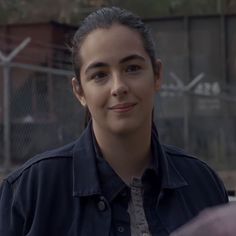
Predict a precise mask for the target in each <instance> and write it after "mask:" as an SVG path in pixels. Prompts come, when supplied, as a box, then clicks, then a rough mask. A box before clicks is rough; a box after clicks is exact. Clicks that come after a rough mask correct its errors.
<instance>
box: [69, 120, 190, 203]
mask: <svg viewBox="0 0 236 236" xmlns="http://www.w3.org/2000/svg"><path fill="white" fill-rule="evenodd" d="M94 141H95V142H94ZM152 155H153V161H152V163H151V166H150V167H149V168H148V169H151V170H154V171H155V173H156V174H157V175H158V176H159V177H160V179H161V189H175V188H180V187H183V186H186V185H188V184H187V182H186V180H185V179H184V178H183V176H182V175H181V174H180V173H179V172H178V170H177V169H176V167H175V166H174V163H173V162H172V161H171V158H169V157H168V154H167V153H165V151H164V150H163V148H162V146H161V144H160V143H159V140H158V134H157V130H156V127H155V125H154V124H153V127H152ZM96 156H97V157H96ZM145 172H147V171H145ZM111 179H112V181H110V180H111ZM101 185H102V187H101ZM125 187H127V185H126V184H125V183H124V182H123V181H122V180H121V178H120V177H119V176H118V175H117V174H116V173H115V172H114V170H113V169H112V168H111V167H110V165H109V164H108V163H107V162H106V161H105V160H104V159H103V158H102V157H101V152H100V150H99V147H98V145H97V143H96V140H95V138H94V137H93V132H92V124H91V122H90V123H89V125H88V127H87V128H86V129H85V131H84V132H83V133H82V135H81V137H80V138H79V140H78V142H77V143H76V145H75V147H74V152H73V195H74V196H91V195H96V194H102V193H103V194H105V195H106V197H107V199H108V200H109V201H111V200H112V199H113V198H114V197H115V196H116V195H117V194H118V193H119V192H121V191H122V190H123V189H125Z"/></svg>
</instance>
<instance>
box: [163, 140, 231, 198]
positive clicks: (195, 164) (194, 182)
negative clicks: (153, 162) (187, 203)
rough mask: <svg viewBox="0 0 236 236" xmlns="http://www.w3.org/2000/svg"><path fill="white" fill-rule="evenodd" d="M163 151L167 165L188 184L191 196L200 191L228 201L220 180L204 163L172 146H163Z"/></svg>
mask: <svg viewBox="0 0 236 236" xmlns="http://www.w3.org/2000/svg"><path fill="white" fill-rule="evenodd" d="M163 150H164V152H165V154H166V157H167V159H168V163H169V164H170V165H172V166H173V167H174V168H175V169H176V170H177V171H178V172H179V173H180V174H181V175H182V176H183V177H184V179H185V180H186V181H187V182H188V185H189V187H190V188H191V194H194V191H196V193H197V192H198V191H202V193H205V194H206V195H209V196H210V195H213V194H215V195H218V196H221V197H222V199H223V201H228V200H227V199H228V197H227V193H226V190H225V187H224V184H223V182H222V180H221V179H220V178H219V176H218V174H217V173H216V172H215V171H214V170H213V169H212V168H211V167H210V166H209V165H208V164H207V163H206V162H204V161H202V160H200V159H198V158H197V157H195V156H193V155H189V154H187V153H186V152H185V151H184V150H182V149H180V148H177V147H174V146H170V145H163Z"/></svg>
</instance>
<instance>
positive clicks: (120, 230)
mask: <svg viewBox="0 0 236 236" xmlns="http://www.w3.org/2000/svg"><path fill="white" fill-rule="evenodd" d="M117 231H118V232H119V233H123V232H124V231H125V229H124V227H122V226H118V227H117Z"/></svg>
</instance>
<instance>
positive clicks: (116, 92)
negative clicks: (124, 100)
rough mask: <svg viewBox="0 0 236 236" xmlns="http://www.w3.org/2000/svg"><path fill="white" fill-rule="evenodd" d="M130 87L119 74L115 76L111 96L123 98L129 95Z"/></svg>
mask: <svg viewBox="0 0 236 236" xmlns="http://www.w3.org/2000/svg"><path fill="white" fill-rule="evenodd" d="M128 90H129V88H128V85H127V84H126V82H125V81H124V78H122V77H121V76H120V75H119V74H116V75H113V85H112V89H111V94H112V96H114V97H118V96H123V95H126V94H127V93H128Z"/></svg>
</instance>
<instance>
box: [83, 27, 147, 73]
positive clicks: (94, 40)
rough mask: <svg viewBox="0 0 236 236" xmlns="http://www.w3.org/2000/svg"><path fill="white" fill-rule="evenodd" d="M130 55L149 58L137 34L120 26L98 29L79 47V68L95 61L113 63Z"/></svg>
mask: <svg viewBox="0 0 236 236" xmlns="http://www.w3.org/2000/svg"><path fill="white" fill-rule="evenodd" d="M132 54H138V55H141V56H143V57H146V58H149V57H148V55H147V53H146V50H145V49H144V46H143V41H142V38H141V36H140V34H139V33H138V32H136V31H134V30H132V29H130V28H128V27H126V26H122V25H113V26H111V27H110V28H108V29H104V28H99V29H96V30H94V31H92V32H91V33H89V35H88V36H87V37H86V38H85V40H84V42H83V43H82V45H81V48H80V58H81V62H82V65H81V66H82V67H83V66H86V65H87V64H88V63H93V62H96V61H99V62H100V61H101V62H115V61H116V60H120V59H121V58H123V57H126V56H129V55H132ZM82 67H81V69H82Z"/></svg>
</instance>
